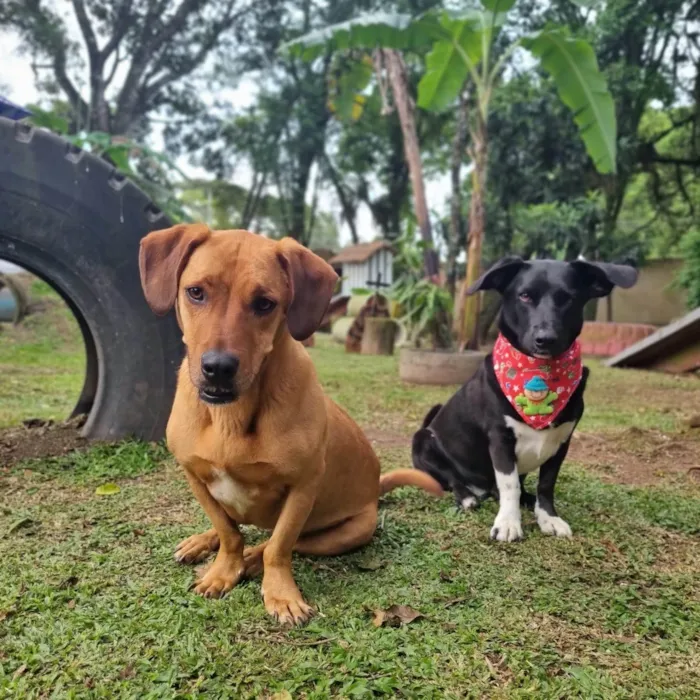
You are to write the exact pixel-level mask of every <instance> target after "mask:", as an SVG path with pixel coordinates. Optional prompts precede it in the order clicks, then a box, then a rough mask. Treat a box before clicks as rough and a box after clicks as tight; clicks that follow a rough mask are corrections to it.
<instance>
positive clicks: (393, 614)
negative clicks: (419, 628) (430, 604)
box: [372, 605, 425, 627]
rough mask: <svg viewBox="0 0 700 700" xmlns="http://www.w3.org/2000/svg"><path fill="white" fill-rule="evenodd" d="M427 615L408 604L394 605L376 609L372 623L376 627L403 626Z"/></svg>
mask: <svg viewBox="0 0 700 700" xmlns="http://www.w3.org/2000/svg"><path fill="white" fill-rule="evenodd" d="M421 617H425V616H424V615H423V613H421V612H418V610H414V609H413V608H412V607H410V606H408V605H392V606H391V607H389V608H387V609H386V610H375V611H374V619H373V620H372V624H373V625H374V626H375V627H401V626H402V625H410V624H411V622H414V621H415V620H418V619H419V618H421Z"/></svg>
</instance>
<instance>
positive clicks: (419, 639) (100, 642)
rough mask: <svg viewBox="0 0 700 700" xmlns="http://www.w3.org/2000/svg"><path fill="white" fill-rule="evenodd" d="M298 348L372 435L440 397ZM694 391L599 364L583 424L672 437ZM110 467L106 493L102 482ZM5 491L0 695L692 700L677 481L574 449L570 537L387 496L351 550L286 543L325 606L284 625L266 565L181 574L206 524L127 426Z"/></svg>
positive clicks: (387, 457)
mask: <svg viewBox="0 0 700 700" xmlns="http://www.w3.org/2000/svg"><path fill="white" fill-rule="evenodd" d="M37 322H38V319H37ZM12 332H15V331H14V330H13V331H12ZM28 340H31V339H28ZM19 346H20V350H21V349H22V348H21V343H20V344H19ZM311 352H312V355H313V357H314V359H315V361H316V363H317V366H318V369H319V374H320V376H321V378H322V381H323V383H324V385H325V387H326V389H327V390H328V392H329V393H330V394H331V395H332V396H333V397H334V398H336V399H337V400H339V401H340V402H341V403H342V404H343V405H344V406H345V407H346V408H347V409H348V410H349V411H350V413H351V414H352V415H353V416H355V418H356V419H357V420H358V421H359V422H360V423H361V424H362V425H363V426H364V427H366V428H372V429H373V430H384V431H390V432H391V433H392V434H399V435H406V436H408V435H410V434H411V432H412V431H413V430H414V429H415V427H416V424H417V423H418V422H419V421H420V419H421V418H422V416H423V414H424V412H425V410H426V409H427V408H428V407H429V406H430V405H431V404H432V403H434V402H437V401H442V400H444V399H445V398H446V397H447V396H449V394H450V391H451V390H450V389H447V388H441V389H435V388H421V387H408V386H404V385H402V384H401V382H400V381H399V380H398V378H397V371H396V359H395V358H379V359H377V358H367V357H360V356H354V355H350V356H348V355H345V353H344V352H343V351H342V349H340V348H338V347H336V346H332V345H330V344H328V343H326V342H320V343H319V346H318V347H317V348H314V349H313V350H312V351H311ZM2 353H3V355H1V356H0V357H4V358H5V360H2V359H0V363H2V362H3V361H6V360H7V357H8V355H7V354H5V348H4V347H3V350H2ZM66 355H67V356H70V352H68V350H67V349H66ZM78 355H79V353H77V352H75V350H74V356H75V357H77V356H78ZM43 361H44V360H42V362H43ZM22 362H23V361H22V360H20V361H18V362H17V364H18V366H20V368H21V367H22V366H23V365H22ZM49 364H50V361H49V360H46V365H44V366H46V367H48V366H49ZM69 364H70V363H69ZM54 366H55V367H59V366H60V362H58V363H57V364H55V365H54ZM61 371H63V370H60V369H59V370H57V372H56V374H58V373H60V372H61ZM28 376H29V375H28ZM77 387H78V389H79V383H78V384H77ZM78 389H76V392H77V390H78ZM641 396H647V397H649V396H653V397H655V398H654V401H646V402H644V401H642V400H640V397H641ZM664 397H667V398H666V399H664ZM697 397H698V383H697V382H694V380H689V379H686V380H677V379H675V378H669V377H663V376H659V375H652V374H646V373H634V372H621V371H613V370H605V369H603V368H601V367H597V366H596V367H595V374H594V379H593V381H592V383H591V387H590V391H589V392H588V394H587V416H586V419H585V421H586V422H585V427H584V429H585V430H588V431H597V430H607V431H609V432H611V433H612V434H614V435H617V434H618V432H619V435H620V440H622V439H626V438H624V435H625V432H624V431H623V430H621V429H624V428H625V427H626V426H642V427H644V426H650V427H656V428H659V427H663V429H665V430H668V431H671V432H673V431H678V430H680V429H681V426H682V421H683V417H684V415H685V413H684V412H687V410H688V403H687V402H688V401H691V408H692V402H693V401H695V405H696V406H697ZM7 404H8V402H7V398H0V411H2V410H6V411H8V412H7V414H6V415H15V414H13V411H16V409H13V408H10V409H9V410H8V409H7ZM70 407H71V405H70V401H67V400H66V401H64V405H63V410H64V412H67V411H68V410H69V409H70ZM33 409H34V406H33V405H30V404H29V403H28V402H27V405H26V406H24V407H23V412H22V413H21V414H20V415H28V416H29V415H35V414H36V411H34V410H33ZM56 410H58V404H57V406H56ZM616 431H618V432H616ZM380 456H381V458H382V462H383V466H384V468H385V469H392V468H396V467H401V466H407V465H408V464H409V461H410V459H409V452H408V447H405V448H404V447H386V448H381V449H380ZM105 481H116V482H117V483H118V484H119V485H120V487H121V490H120V492H119V493H118V494H115V495H112V496H97V495H96V494H95V488H96V487H97V486H98V485H100V484H102V483H104V482H105ZM0 493H1V494H2V499H1V500H0V562H2V565H1V566H0V698H3V697H8V698H10V697H11V698H40V697H42V698H43V697H55V698H78V697H80V698H83V697H84V698H195V697H202V698H204V697H206V698H264V697H274V696H275V694H279V693H282V694H281V695H277V697H290V696H291V697H293V698H327V697H344V698H351V697H359V698H365V697H380V696H383V697H406V698H465V697H466V698H486V697H489V698H566V699H568V698H587V699H588V698H590V699H593V698H604V699H605V700H608V699H615V698H620V699H622V698H649V699H651V698H654V699H656V698H692V697H698V696H700V589H699V588H698V577H699V576H700V492H699V490H698V488H697V487H694V486H692V484H691V482H688V483H686V484H684V485H682V486H680V485H673V486H664V487H655V488H630V487H627V486H622V485H616V484H604V483H602V482H601V481H600V480H598V479H597V478H595V477H594V476H592V475H591V473H590V472H587V471H585V470H584V469H582V468H580V467H578V466H577V465H575V464H571V463H569V464H567V465H566V467H565V469H564V470H563V472H562V475H561V477H560V480H559V483H558V486H557V495H558V504H559V508H560V511H561V514H562V515H563V517H565V518H566V519H567V520H568V521H569V523H570V524H571V526H572V528H573V530H574V538H573V539H572V540H570V541H565V540H557V539H553V538H548V537H545V536H543V535H542V534H541V533H540V532H539V530H538V529H537V527H536V526H535V524H534V520H533V518H532V515H531V514H525V515H524V522H525V528H526V540H525V541H524V542H522V543H518V544H509V545H504V544H500V543H494V542H491V541H489V539H488V533H489V528H490V525H491V523H492V521H493V518H494V515H495V504H494V503H492V502H491V503H487V504H486V505H485V506H483V507H482V508H481V509H480V510H479V511H477V512H476V513H472V514H468V515H466V514H464V513H460V512H457V511H456V510H455V509H454V507H453V505H452V501H451V499H449V498H445V499H443V500H440V501H437V500H433V499H431V498H429V497H427V496H425V495H423V494H422V493H418V492H416V491H412V490H409V489H402V490H399V491H396V492H394V493H392V494H390V495H388V496H387V497H385V498H384V499H383V503H382V505H381V508H380V528H379V530H378V532H377V535H376V537H375V538H374V540H373V542H372V543H371V544H370V545H369V546H368V547H366V548H365V549H364V550H362V551H360V552H357V553H354V554H351V555H346V556H343V557H335V558H328V559H311V558H303V557H297V558H295V562H294V570H295V574H296V577H297V581H298V583H299V585H300V587H301V589H302V591H303V592H304V594H305V595H306V597H307V598H308V599H309V600H310V601H311V602H312V603H313V604H314V605H315V606H316V607H317V608H318V609H319V612H320V614H319V615H318V616H317V617H316V618H315V619H314V620H313V621H312V622H311V623H310V624H309V625H307V626H306V627H304V628H302V629H297V630H292V631H285V630H281V629H279V628H278V627H277V626H276V624H275V623H274V622H273V621H272V620H271V619H269V618H268V616H267V615H266V613H265V611H264V608H263V605H262V602H261V597H260V582H259V580H257V581H252V582H247V583H244V584H242V585H240V586H238V587H237V588H236V589H234V590H233V591H232V592H231V593H230V594H229V595H228V596H227V597H226V598H225V599H223V600H220V601H210V600H204V599H201V598H198V597H197V596H195V595H194V594H193V593H192V592H191V591H189V590H188V589H189V587H190V584H191V582H192V579H193V571H192V568H191V567H187V566H181V565H178V564H176V563H175V562H174V560H173V558H172V552H173V548H174V545H175V544H176V543H177V542H178V541H179V540H180V539H182V538H184V537H186V536H188V535H190V534H192V533H193V532H195V531H197V530H199V529H203V528H206V527H208V525H207V520H206V517H205V516H204V514H203V513H202V511H201V509H200V508H199V506H198V505H197V504H196V502H195V501H194V499H193V497H192V496H191V494H190V493H189V490H188V487H187V485H186V483H185V480H184V478H183V476H182V474H181V472H180V469H179V468H178V467H177V465H175V464H173V463H172V461H171V460H170V459H169V458H168V457H167V454H166V453H165V451H164V450H163V449H162V448H161V447H158V446H147V445H142V444H138V443H134V442H124V443H121V444H118V445H113V446H104V445H103V446H96V447H94V448H92V449H90V450H89V451H87V452H84V453H82V454H76V453H73V454H70V455H65V456H62V457H60V458H55V459H52V460H43V461H41V462H35V463H31V464H25V465H19V466H16V467H14V468H12V469H10V470H6V471H5V472H4V473H3V472H2V470H0ZM246 536H247V539H248V541H250V542H254V541H256V540H257V539H259V538H260V536H261V534H260V533H259V532H258V531H256V530H255V529H254V528H246ZM376 566H379V568H375V567H376ZM368 568H369V569H371V570H368ZM392 604H404V605H410V606H412V607H413V608H415V609H416V610H419V611H420V612H421V613H422V614H423V615H424V616H425V617H424V618H422V619H419V620H417V621H415V622H413V623H412V624H410V625H408V626H405V627H402V628H399V629H393V628H381V629H377V628H375V627H374V626H373V625H372V622H371V620H372V614H371V611H372V610H374V609H378V608H386V607H388V606H390V605H392ZM284 691H288V693H289V695H286V694H284Z"/></svg>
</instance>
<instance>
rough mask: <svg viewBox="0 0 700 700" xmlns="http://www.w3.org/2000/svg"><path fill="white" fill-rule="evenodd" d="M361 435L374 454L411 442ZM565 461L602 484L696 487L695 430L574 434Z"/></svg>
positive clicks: (699, 480)
mask: <svg viewBox="0 0 700 700" xmlns="http://www.w3.org/2000/svg"><path fill="white" fill-rule="evenodd" d="M365 435H367V437H368V438H369V441H370V442H371V443H372V445H373V446H374V447H375V448H377V449H379V450H381V449H396V448H402V449H403V448H407V449H410V447H411V438H410V437H406V436H405V435H401V433H396V432H392V431H387V430H377V429H373V428H366V429H365ZM568 459H570V460H571V461H573V462H578V463H579V464H581V465H583V466H584V467H587V468H589V469H591V471H594V472H596V474H597V475H598V476H599V477H600V478H601V479H602V480H603V481H605V482H608V483H617V484H628V485H630V486H649V485H653V484H657V485H658V484H663V483H668V482H679V481H680V482H683V483H688V484H697V485H698V486H700V430H698V429H691V430H686V431H685V432H682V433H673V434H670V433H664V432H661V431H660V430H642V429H640V428H627V429H626V430H620V431H615V432H605V433H602V432H599V433H579V432H577V433H574V437H573V439H572V441H571V448H570V449H569V456H568Z"/></svg>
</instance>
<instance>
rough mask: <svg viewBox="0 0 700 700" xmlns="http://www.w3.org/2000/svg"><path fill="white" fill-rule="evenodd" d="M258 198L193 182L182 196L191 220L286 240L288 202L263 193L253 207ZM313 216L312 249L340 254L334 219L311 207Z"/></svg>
mask: <svg viewBox="0 0 700 700" xmlns="http://www.w3.org/2000/svg"><path fill="white" fill-rule="evenodd" d="M254 196H255V193H254V190H252V189H248V188H245V187H241V186H240V185H237V184H235V183H231V182H226V181H223V180H189V181H188V182H187V183H186V184H185V185H184V186H183V187H182V188H181V189H180V193H179V198H180V200H181V201H182V205H183V208H184V209H185V210H186V211H188V212H189V214H190V216H191V218H193V219H197V220H202V221H207V222H209V223H210V224H211V225H212V226H213V227H214V228H217V229H236V228H244V229H247V230H250V231H254V232H255V233H262V234H264V235H266V236H268V237H269V238H282V237H283V236H286V235H287V228H286V222H285V219H284V216H283V212H284V208H285V204H284V202H282V201H280V199H279V198H278V197H276V196H274V195H272V194H262V193H260V194H259V195H258V199H257V201H255V202H254V203H253V202H252V201H251V200H252V198H253V197H254ZM312 216H313V217H314V221H313V225H309V228H310V240H309V246H310V247H313V248H328V249H330V250H334V251H335V250H338V248H339V240H338V226H337V224H336V222H335V219H334V218H333V215H332V214H329V213H327V212H324V211H316V212H312V209H311V207H309V206H308V205H307V207H306V217H307V219H309V218H311V217H312Z"/></svg>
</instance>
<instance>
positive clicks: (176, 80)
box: [0, 0, 278, 136]
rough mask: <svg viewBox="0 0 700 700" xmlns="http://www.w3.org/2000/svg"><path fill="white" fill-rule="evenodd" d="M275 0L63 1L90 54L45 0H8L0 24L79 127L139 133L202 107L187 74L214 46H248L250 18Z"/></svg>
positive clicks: (1, 6) (198, 65) (192, 71)
mask: <svg viewBox="0 0 700 700" xmlns="http://www.w3.org/2000/svg"><path fill="white" fill-rule="evenodd" d="M270 3H272V4H278V3H276V0H70V3H68V2H66V3H65V4H67V5H68V4H70V9H71V11H72V13H73V15H74V17H75V20H76V22H77V25H78V27H79V29H80V40H81V42H82V44H84V51H81V48H80V45H79V44H78V43H77V42H76V41H75V39H74V38H73V37H72V36H71V35H70V33H69V30H68V27H67V23H66V21H65V19H64V18H63V16H62V15H61V14H60V13H59V12H58V11H56V9H54V8H55V6H52V5H51V4H50V3H48V2H45V1H43V0H5V2H4V3H2V4H1V5H0V26H2V27H6V28H9V29H12V30H15V31H16V32H18V33H19V35H20V36H21V38H22V40H23V42H24V45H25V47H26V50H27V52H29V53H30V54H31V55H32V57H33V65H34V67H35V70H36V72H37V74H38V76H39V77H40V79H41V80H42V84H43V85H44V86H45V87H50V88H52V89H53V90H55V91H58V92H61V93H63V95H65V98H66V99H67V101H68V103H69V104H70V106H71V108H72V112H73V114H72V127H73V130H76V131H77V130H83V129H85V130H88V131H90V130H99V131H103V132H107V133H110V134H122V135H132V136H133V135H134V134H135V133H136V132H137V131H139V130H140V129H142V128H143V126H144V120H145V119H146V118H147V116H148V115H149V114H151V113H152V112H153V111H154V110H157V109H159V108H161V107H166V106H168V107H171V108H173V109H175V110H177V111H179V112H185V113H187V114H196V113H197V111H198V110H200V109H201V108H202V105H201V103H200V101H199V99H198V98H197V93H196V91H195V90H194V89H193V86H192V84H191V83H188V82H187V80H185V79H186V78H189V77H191V76H192V74H193V73H194V71H196V70H197V69H198V68H200V67H201V66H203V65H204V63H205V62H206V61H207V59H208V58H209V57H210V56H211V55H212V54H213V52H215V50H217V49H222V48H224V46H226V47H229V48H231V50H234V48H233V47H236V45H237V44H239V45H240V44H241V43H244V42H245V36H246V27H247V21H248V20H249V18H250V17H251V16H252V15H253V14H254V13H258V14H259V13H261V12H263V11H264V9H265V7H266V6H267V5H268V4H270ZM82 56H86V58H87V62H86V63H85V62H84V61H83V60H82ZM47 78H48V79H47ZM83 85H85V86H86V88H85V89H83V87H82V86H83Z"/></svg>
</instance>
